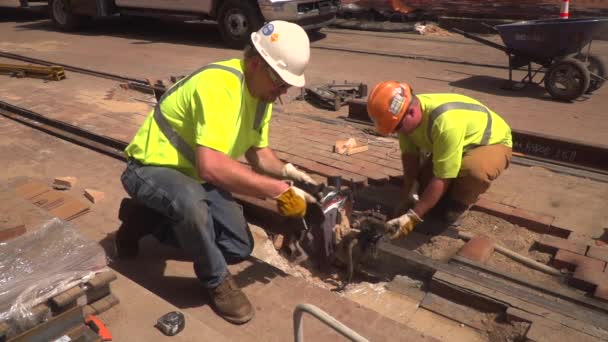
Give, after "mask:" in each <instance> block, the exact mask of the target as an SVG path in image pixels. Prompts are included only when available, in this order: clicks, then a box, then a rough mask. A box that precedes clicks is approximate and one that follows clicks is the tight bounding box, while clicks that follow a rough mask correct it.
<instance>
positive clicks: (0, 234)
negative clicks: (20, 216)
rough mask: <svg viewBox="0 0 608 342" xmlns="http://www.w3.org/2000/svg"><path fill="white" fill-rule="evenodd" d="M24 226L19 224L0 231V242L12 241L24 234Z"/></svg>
mask: <svg viewBox="0 0 608 342" xmlns="http://www.w3.org/2000/svg"><path fill="white" fill-rule="evenodd" d="M25 232H26V229H25V225H23V224H19V225H16V226H13V227H8V228H3V229H0V242H3V241H6V240H10V239H14V238H16V237H18V236H21V235H23V234H25Z"/></svg>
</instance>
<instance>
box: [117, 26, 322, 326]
mask: <svg viewBox="0 0 608 342" xmlns="http://www.w3.org/2000/svg"><path fill="white" fill-rule="evenodd" d="M251 42H252V46H248V47H247V48H246V49H245V52H244V57H243V58H242V59H231V60H226V61H221V62H217V63H212V64H209V65H207V66H204V67H203V68H201V69H200V70H198V71H196V72H194V73H193V74H191V75H190V76H188V77H186V78H184V79H182V80H181V81H179V82H178V83H176V84H175V85H174V86H173V87H171V88H170V89H169V90H168V91H167V92H166V93H165V94H164V95H163V97H162V98H161V99H160V101H159V103H158V104H157V105H156V107H155V108H154V110H152V112H151V113H150V115H149V116H148V118H147V119H146V120H145V122H144V123H143V125H142V127H141V128H140V129H139V131H138V132H137V134H136V135H135V137H134V138H133V140H132V141H131V143H130V145H129V146H128V147H127V148H126V154H127V156H128V157H129V162H128V165H127V168H126V170H125V171H124V172H123V174H122V178H121V180H122V184H123V186H124V188H125V190H126V191H127V193H128V194H129V195H130V196H131V197H132V198H133V202H135V203H136V205H133V206H135V207H136V208H139V209H132V210H126V209H125V210H123V209H124V208H122V207H121V213H123V215H122V217H124V218H123V225H122V226H121V228H120V229H119V231H118V233H117V236H116V245H117V249H118V252H119V256H135V255H136V254H137V248H138V245H137V243H138V240H139V239H140V238H141V237H142V236H144V235H147V234H154V235H155V236H157V237H159V239H160V240H161V241H163V242H175V243H176V244H177V246H178V247H180V248H181V249H183V250H184V251H185V252H186V254H187V255H188V256H189V257H191V258H192V259H193V261H194V271H195V273H196V276H197V277H198V279H199V280H200V282H201V283H202V285H203V287H204V288H206V290H207V292H208V294H209V297H210V299H211V304H212V306H213V308H214V309H215V311H216V312H217V313H218V314H219V315H221V316H222V317H223V318H224V319H226V320H227V321H229V322H231V323H236V324H241V323H245V322H247V321H249V320H250V319H251V318H252V317H253V315H254V308H253V306H252V305H251V303H250V302H249V300H248V299H247V297H246V296H245V293H244V292H243V291H242V290H241V289H240V288H239V286H238V285H237V283H236V281H235V279H234V278H233V277H232V276H231V275H230V273H229V271H228V268H227V265H228V264H233V263H238V262H240V261H242V260H244V259H246V258H248V257H249V255H250V254H251V251H252V249H253V239H252V236H251V232H250V231H249V227H248V225H247V222H246V221H245V217H244V216H243V211H242V208H241V206H240V205H239V204H238V203H236V202H235V200H234V199H233V197H232V195H231V193H238V194H243V195H250V196H255V197H258V198H273V199H275V200H276V201H277V205H278V210H279V213H281V214H282V215H285V216H289V217H303V216H304V215H305V213H306V209H307V203H311V202H314V198H313V197H312V196H310V195H309V194H307V193H305V192H304V191H302V190H301V189H298V188H296V187H294V186H292V185H291V183H290V182H286V181H283V180H280V179H287V180H294V181H300V182H304V183H312V184H313V185H314V184H315V182H314V180H313V179H312V178H310V176H309V175H307V174H306V173H304V172H303V171H300V170H298V169H296V168H295V167H294V166H293V165H291V164H283V163H282V162H281V161H280V160H279V159H278V158H277V157H276V156H275V154H274V152H273V151H272V150H271V149H270V147H269V146H268V130H269V125H270V118H271V115H272V102H274V101H275V99H277V98H278V97H279V96H280V95H282V94H284V93H285V92H286V91H287V89H288V88H289V87H291V86H296V87H302V86H304V83H305V79H304V69H305V68H306V66H307V64H308V61H309V57H310V43H309V40H308V36H307V34H306V32H305V31H304V30H303V29H302V28H301V27H300V26H298V25H296V24H293V23H288V22H285V21H273V22H270V23H268V24H266V25H264V26H263V27H262V28H261V29H260V30H259V31H257V32H254V33H252V35H251ZM243 155H244V156H245V157H246V159H247V160H248V161H249V164H250V165H251V166H252V167H253V170H256V171H259V173H258V172H254V171H253V170H252V169H250V168H249V167H247V166H244V165H243V164H241V163H240V162H238V161H237V160H236V159H237V158H239V157H241V156H243ZM269 176H270V177H269ZM123 203H125V202H124V201H123ZM128 203H130V202H128ZM125 206H126V205H125ZM125 212H128V213H125ZM131 212H133V214H129V213H131ZM122 217H121V218H122ZM159 221H162V222H164V221H167V224H163V225H162V227H161V228H159V229H157V228H154V231H151V227H152V226H154V225H157V223H158V222H159ZM201 292H202V291H201Z"/></svg>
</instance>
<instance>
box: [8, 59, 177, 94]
mask: <svg viewBox="0 0 608 342" xmlns="http://www.w3.org/2000/svg"><path fill="white" fill-rule="evenodd" d="M0 57H3V58H8V59H14V60H19V61H22V62H28V63H34V64H40V65H46V66H61V67H63V69H65V70H69V71H72V72H76V73H79V74H85V75H89V76H95V77H101V78H106V79H109V80H113V81H119V82H130V83H132V85H133V86H134V87H137V88H139V89H142V90H149V91H151V92H160V93H161V94H162V93H164V92H165V91H166V89H165V88H161V87H155V86H151V85H149V84H148V82H147V81H146V80H140V79H137V78H131V77H126V76H121V75H116V74H111V73H108V72H104V71H97V70H92V69H86V68H81V67H77V66H73V65H68V64H63V63H55V62H51V61H47V60H43V59H37V58H32V57H27V56H22V55H17V54H14V53H10V52H5V51H0Z"/></svg>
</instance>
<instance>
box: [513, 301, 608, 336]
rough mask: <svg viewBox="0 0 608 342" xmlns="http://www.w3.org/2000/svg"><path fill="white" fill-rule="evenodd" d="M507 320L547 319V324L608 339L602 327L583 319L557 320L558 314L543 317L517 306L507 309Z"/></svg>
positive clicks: (532, 320)
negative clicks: (582, 320) (587, 322)
mask: <svg viewBox="0 0 608 342" xmlns="http://www.w3.org/2000/svg"><path fill="white" fill-rule="evenodd" d="M506 314H507V320H509V321H520V322H522V321H523V322H530V323H534V322H537V321H547V324H558V325H562V326H565V327H568V328H572V329H574V330H576V331H579V332H582V333H584V334H586V335H589V336H593V337H596V338H600V339H602V340H608V333H607V332H606V330H603V329H602V328H598V327H595V326H592V325H589V324H586V323H584V322H581V321H577V320H572V319H570V318H568V317H563V316H562V317H561V318H560V319H559V320H556V317H555V316H556V315H549V316H548V317H541V316H538V315H535V314H532V313H529V312H526V311H523V310H520V309H517V308H508V309H507V312H506Z"/></svg>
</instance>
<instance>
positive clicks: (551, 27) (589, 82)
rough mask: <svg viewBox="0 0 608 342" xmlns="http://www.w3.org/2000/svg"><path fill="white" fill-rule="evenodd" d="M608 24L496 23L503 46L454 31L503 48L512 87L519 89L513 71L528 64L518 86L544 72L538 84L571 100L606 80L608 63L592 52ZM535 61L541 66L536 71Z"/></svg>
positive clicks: (599, 21)
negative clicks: (601, 31)
mask: <svg viewBox="0 0 608 342" xmlns="http://www.w3.org/2000/svg"><path fill="white" fill-rule="evenodd" d="M606 25H608V18H582V19H545V20H530V21H521V22H516V23H512V24H504V25H497V26H494V29H495V30H496V31H497V32H498V33H499V34H500V37H501V38H502V41H503V43H504V45H501V44H497V43H495V42H493V41H490V40H487V39H485V38H481V37H478V36H476V35H473V34H470V33H467V32H464V31H462V30H459V29H455V28H454V29H452V31H454V32H456V33H459V34H461V35H463V36H465V37H467V38H469V39H472V40H475V41H477V42H479V43H482V44H484V45H487V46H490V47H493V48H496V49H499V50H501V51H504V52H505V53H506V54H507V56H508V58H509V85H510V88H511V89H514V88H516V87H515V83H514V82H513V70H514V69H519V68H521V67H524V66H527V67H528V72H527V74H526V76H525V77H524V78H523V79H522V80H521V82H520V83H519V85H521V84H524V85H525V84H526V83H536V82H534V81H533V79H534V77H535V76H536V74H538V73H539V72H544V77H543V79H541V80H540V81H539V82H538V83H537V84H541V83H543V82H544V85H545V89H546V90H547V92H549V94H550V95H551V96H552V97H553V98H555V99H558V100H563V101H571V100H574V99H577V98H578V97H580V96H581V95H583V94H585V93H592V92H593V91H595V90H597V89H599V88H600V87H601V86H602V85H603V84H604V81H605V80H606V75H607V69H606V68H607V66H606V63H605V62H604V60H603V59H602V58H601V57H599V56H596V55H592V54H591V42H592V40H593V35H594V34H595V33H596V32H597V31H598V30H600V29H602V28H603V27H605V26H606ZM585 50H586V51H585ZM532 63H535V64H538V65H540V68H537V69H536V70H533V69H532Z"/></svg>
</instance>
